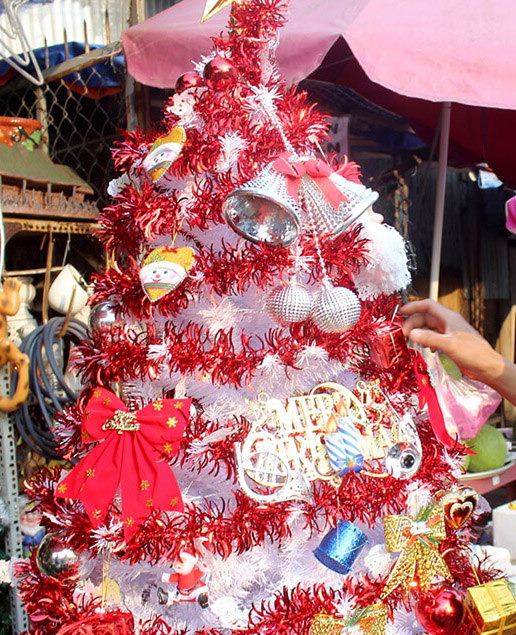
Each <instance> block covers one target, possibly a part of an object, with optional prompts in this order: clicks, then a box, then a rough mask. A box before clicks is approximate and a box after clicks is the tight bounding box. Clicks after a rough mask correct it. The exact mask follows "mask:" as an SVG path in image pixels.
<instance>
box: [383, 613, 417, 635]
mask: <svg viewBox="0 0 516 635" xmlns="http://www.w3.org/2000/svg"><path fill="white" fill-rule="evenodd" d="M424 630H425V629H424V628H422V627H421V626H420V625H419V623H418V621H417V619H416V616H415V615H414V613H413V612H412V611H410V612H409V611H407V610H406V609H404V608H400V609H399V610H398V611H396V612H395V613H394V619H393V620H392V622H391V621H388V622H387V626H386V628H385V635H417V634H418V633H423V632H424Z"/></svg>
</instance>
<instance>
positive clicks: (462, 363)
mask: <svg viewBox="0 0 516 635" xmlns="http://www.w3.org/2000/svg"><path fill="white" fill-rule="evenodd" d="M399 312H400V314H401V315H406V316H408V317H407V319H406V321H405V323H404V325H403V333H404V335H405V336H406V337H408V338H409V339H410V340H412V342H414V343H415V344H419V345H420V346H424V347H429V348H431V349H432V350H436V349H439V350H440V351H442V352H443V353H444V354H445V355H447V356H448V357H449V358H450V359H451V360H453V361H454V362H455V363H456V364H457V366H458V367H459V368H460V370H461V372H462V373H463V374H464V375H466V376H467V377H470V378H471V379H476V380H478V381H482V382H484V383H486V384H489V385H492V384H493V382H494V381H496V379H497V378H498V377H500V376H501V375H502V373H503V372H504V368H505V360H504V359H503V357H502V356H501V355H500V354H499V353H497V352H496V351H495V350H494V349H493V347H492V346H491V345H490V344H489V342H488V341H487V340H485V339H484V338H483V337H482V336H481V335H480V333H479V332H478V331H476V330H475V329H474V328H473V327H472V326H471V325H470V324H468V322H467V321H466V320H465V319H464V318H463V317H462V316H461V315H459V314H458V313H456V312H455V311H452V310H451V309H447V308H446V307H444V306H442V305H441V304H439V303H438V302H435V301H433V300H417V301H415V302H409V303H408V304H405V305H404V306H403V307H401V308H400V311H399Z"/></svg>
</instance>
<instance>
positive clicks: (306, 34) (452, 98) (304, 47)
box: [122, 0, 516, 298]
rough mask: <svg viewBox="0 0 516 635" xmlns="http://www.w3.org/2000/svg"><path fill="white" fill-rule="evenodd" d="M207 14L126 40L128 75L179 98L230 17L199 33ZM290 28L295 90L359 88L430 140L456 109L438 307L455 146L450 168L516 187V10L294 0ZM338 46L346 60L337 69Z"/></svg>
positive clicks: (434, 284)
mask: <svg viewBox="0 0 516 635" xmlns="http://www.w3.org/2000/svg"><path fill="white" fill-rule="evenodd" d="M204 6H205V0H182V1H181V2H179V3H178V4H177V5H174V6H173V7H171V8H170V9H167V10H166V11H163V12H161V13H159V14H157V15H156V16H154V17H152V18H150V19H149V20H147V21H145V22H143V23H142V24H139V25H137V26H134V27H132V28H130V29H128V30H127V31H126V32H125V33H124V34H123V36H122V39H123V44H124V48H125V53H126V59H127V65H128V70H129V73H130V74H131V75H133V77H134V78H135V79H136V80H138V81H140V82H141V83H144V84H147V85H150V86H156V87H160V88H173V87H174V85H175V82H176V80H177V78H178V77H179V76H180V75H181V74H183V73H184V72H186V71H189V70H191V69H192V66H193V63H194V62H196V61H200V60H201V56H202V55H203V54H209V53H210V52H211V51H212V48H213V42H212V40H211V38H212V37H213V36H217V35H218V34H219V33H220V32H221V31H222V30H223V29H224V27H225V26H226V24H227V23H228V18H229V11H230V9H229V7H226V8H225V9H224V10H222V11H220V12H219V13H217V14H216V15H215V16H214V17H213V18H210V19H209V20H208V21H206V22H205V23H201V22H200V20H201V16H202V14H203V10H204ZM287 17H288V22H287V24H286V25H285V27H284V28H283V29H281V31H280V41H279V46H278V50H277V60H278V64H279V69H280V71H281V73H282V75H283V77H284V78H285V79H286V81H287V82H289V83H296V82H298V81H300V80H301V79H304V78H305V77H308V76H309V75H311V74H313V73H314V71H316V69H318V70H317V71H316V73H315V74H314V75H313V77H316V78H318V79H326V80H328V79H329V81H333V82H336V83H342V84H345V85H347V86H349V87H350V88H354V89H355V90H357V92H359V93H360V94H362V95H364V96H366V97H368V98H369V99H370V100H371V101H374V102H375V103H377V104H378V105H380V106H383V107H384V108H387V109H390V110H392V111H393V112H397V113H399V114H402V115H404V116H405V117H406V118H407V119H408V121H410V122H411V123H413V125H414V124H416V125H414V127H415V128H416V130H418V131H420V130H421V131H422V132H423V133H424V131H425V129H427V130H428V129H435V127H436V125H437V120H438V109H440V105H438V104H437V103H436V102H445V103H447V104H450V103H452V102H454V103H455V104H458V105H459V106H457V109H458V113H457V114H458V116H455V117H454V116H452V117H451V120H450V108H449V107H448V105H447V106H446V108H445V109H443V113H444V114H443V128H442V132H441V147H440V152H439V178H438V184H437V195H436V209H435V220H434V245H433V247H432V271H431V290H430V295H431V296H432V297H434V298H437V293H438V277H439V262H440V248H441V245H440V240H441V235H442V216H443V210H444V192H445V173H446V165H447V162H448V142H449V141H450V142H451V145H450V148H451V149H452V151H453V150H454V149H455V148H457V147H458V148H459V152H458V153H457V152H456V151H455V153H454V154H455V156H454V157H452V158H456V157H457V156H461V155H462V156H467V157H468V163H474V162H475V161H477V162H479V161H486V162H487V163H489V165H490V166H491V168H492V169H493V170H494V171H495V172H496V173H497V175H498V177H499V178H500V179H501V180H502V181H503V182H504V183H505V184H506V185H509V186H512V187H516V91H515V90H514V87H515V86H516V64H514V60H515V59H516V38H515V37H514V25H515V24H516V2H515V1H514V0H498V1H497V2H496V3H492V2H491V3H488V2H485V0H453V2H450V0H430V1H428V0H391V2H385V0H290V2H289V5H288V12H287ZM339 45H343V47H344V48H342V46H341V48H340V50H344V51H345V52H344V56H343V57H342V56H341V57H339V55H337V57H336V58H335V57H332V55H331V54H334V53H335V51H339ZM330 49H332V51H331V54H330V55H327V54H328V53H329V51H330ZM325 58H326V59H325ZM323 60H324V64H323V66H322V67H321V63H322V62H323ZM353 66H355V69H356V72H352V68H353ZM325 67H326V68H325ZM357 84H358V86H357ZM423 136H426V139H428V135H425V134H423Z"/></svg>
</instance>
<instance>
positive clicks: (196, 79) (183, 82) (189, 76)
mask: <svg viewBox="0 0 516 635" xmlns="http://www.w3.org/2000/svg"><path fill="white" fill-rule="evenodd" d="M203 85H204V80H203V78H202V77H201V76H200V75H199V73H196V72H195V71H189V72H188V73H183V74H182V75H180V76H179V77H178V78H177V81H176V85H175V87H174V91H175V92H176V93H182V92H183V91H185V90H187V89H188V88H199V86H203Z"/></svg>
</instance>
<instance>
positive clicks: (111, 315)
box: [88, 299, 124, 336]
mask: <svg viewBox="0 0 516 635" xmlns="http://www.w3.org/2000/svg"><path fill="white" fill-rule="evenodd" d="M123 324H124V318H123V315H122V312H121V310H120V305H119V304H118V302H117V301H116V300H115V299H112V300H111V299H110V300H104V301H103V302H99V303H98V304H94V305H93V306H92V307H91V311H90V315H89V317H88V332H89V335H90V336H93V335H100V334H101V333H109V332H110V331H111V330H113V329H116V328H119V327H122V326H123Z"/></svg>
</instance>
